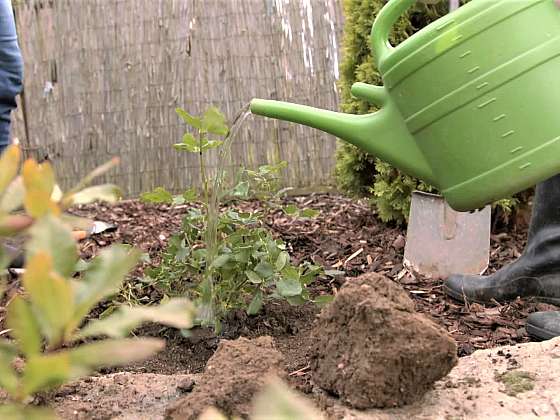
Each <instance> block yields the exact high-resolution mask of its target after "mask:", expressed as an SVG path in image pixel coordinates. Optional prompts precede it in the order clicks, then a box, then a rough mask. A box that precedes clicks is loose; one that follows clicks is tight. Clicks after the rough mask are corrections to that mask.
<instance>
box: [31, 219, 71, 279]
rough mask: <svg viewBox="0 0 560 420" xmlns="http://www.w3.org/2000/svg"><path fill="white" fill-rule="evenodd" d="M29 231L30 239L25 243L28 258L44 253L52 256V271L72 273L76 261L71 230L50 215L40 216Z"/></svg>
mask: <svg viewBox="0 0 560 420" xmlns="http://www.w3.org/2000/svg"><path fill="white" fill-rule="evenodd" d="M30 233H31V239H30V240H29V241H28V242H27V244H26V248H27V257H28V258H29V259H31V258H33V257H34V256H35V255H36V254H38V253H46V254H48V255H50V256H51V257H52V263H53V267H52V268H53V269H54V271H56V272H57V273H58V274H60V275H61V276H63V277H70V276H72V275H73V274H74V267H75V266H76V261H78V251H77V249H76V243H75V242H74V238H73V237H72V232H71V231H70V229H69V228H68V227H67V226H66V225H65V224H64V223H63V222H62V221H61V220H60V219H58V218H56V217H52V216H46V217H44V218H41V220H39V221H38V222H36V223H35V224H34V225H33V227H32V228H31V229H30Z"/></svg>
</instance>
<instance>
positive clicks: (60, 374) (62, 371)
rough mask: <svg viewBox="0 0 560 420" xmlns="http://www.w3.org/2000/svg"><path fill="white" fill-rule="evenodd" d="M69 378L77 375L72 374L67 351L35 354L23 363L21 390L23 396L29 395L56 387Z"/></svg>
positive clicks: (74, 377)
mask: <svg viewBox="0 0 560 420" xmlns="http://www.w3.org/2000/svg"><path fill="white" fill-rule="evenodd" d="M71 379H77V376H75V375H73V374H72V369H71V364H70V356H69V354H68V352H67V351H61V352H58V353H52V354H47V355H37V356H33V357H30V358H29V359H28V360H27V362H26V364H25V369H24V371H23V378H22V391H23V393H24V394H25V396H29V395H32V394H34V393H36V392H38V391H46V390H49V389H52V388H56V387H58V386H60V385H62V384H64V383H65V382H67V381H69V380H71Z"/></svg>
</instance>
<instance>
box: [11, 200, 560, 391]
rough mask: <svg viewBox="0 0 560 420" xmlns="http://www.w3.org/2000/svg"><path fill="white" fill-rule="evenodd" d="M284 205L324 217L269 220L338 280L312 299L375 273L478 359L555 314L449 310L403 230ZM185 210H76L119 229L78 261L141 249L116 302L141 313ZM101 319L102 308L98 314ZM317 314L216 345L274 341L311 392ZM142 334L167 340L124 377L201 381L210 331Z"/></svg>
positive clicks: (353, 213) (155, 294) (512, 239)
mask: <svg viewBox="0 0 560 420" xmlns="http://www.w3.org/2000/svg"><path fill="white" fill-rule="evenodd" d="M289 200H290V201H292V202H294V203H295V204H297V205H298V206H299V207H301V208H304V207H310V208H314V209H317V210H320V214H319V216H318V217H316V218H314V219H293V218H291V217H288V216H286V215H285V214H284V213H283V212H281V211H269V212H268V213H267V216H266V223H267V224H268V226H269V227H270V228H271V229H273V231H274V232H275V234H276V235H278V237H281V238H282V239H283V240H284V241H286V242H287V243H288V246H289V248H290V252H291V254H292V255H293V258H294V259H295V261H296V262H298V261H304V260H312V261H314V262H315V263H318V264H322V265H323V266H324V267H325V269H327V270H331V269H336V270H339V271H343V272H344V275H342V276H338V277H336V278H320V279H318V280H317V282H316V283H315V284H313V285H312V291H313V293H316V294H322V293H337V291H338V290H339V288H340V287H341V285H342V284H343V283H344V280H345V277H356V276H359V275H361V274H363V273H371V272H373V273H378V274H382V275H384V276H386V277H388V278H389V279H391V280H392V281H394V282H395V283H398V284H400V285H401V286H402V287H403V288H404V289H405V290H407V291H408V292H409V296H410V297H411V298H412V300H413V301H414V305H415V309H416V310H417V311H418V312H421V313H423V314H425V315H427V316H428V317H430V318H432V319H433V320H434V321H435V322H436V323H437V324H439V325H441V326H442V327H443V328H444V329H445V330H447V332H448V333H449V334H450V335H451V336H452V337H453V338H454V339H455V340H456V342H457V345H458V355H459V356H464V355H468V354H471V353H472V352H473V351H475V350H476V349H484V348H491V347H496V346H499V345H508V344H516V343H521V342H526V341H529V338H528V336H527V334H526V332H525V329H524V322H525V318H526V317H527V315H528V314H529V313H531V312H534V311H536V310H546V309H549V308H554V307H552V306H549V305H545V304H540V303H537V302H535V301H532V300H517V301H515V302H511V303H508V304H504V305H499V306H488V307H484V306H482V305H478V304H471V305H464V304H460V303H457V302H454V301H452V300H450V299H448V298H447V297H446V296H445V295H444V293H443V291H442V283H441V281H440V280H433V279H427V278H423V277H420V276H413V275H412V274H410V273H408V272H407V271H406V270H405V269H404V267H403V265H402V257H403V251H404V244H405V236H406V231H405V229H403V228H401V227H398V226H387V225H386V224H383V223H381V222H380V221H379V220H378V219H377V217H376V215H375V213H374V211H372V208H371V207H370V206H369V205H368V203H367V201H357V200H353V199H349V198H346V197H342V196H338V195H328V194H321V195H312V196H305V197H295V198H290V199H289ZM242 206H243V207H251V208H255V209H257V208H260V204H259V203H258V202H257V201H253V202H249V203H243V205H242ZM186 209H187V206H179V207H170V206H165V205H161V206H155V205H146V204H143V203H140V202H139V201H135V200H131V201H124V202H121V203H119V204H117V205H113V206H107V205H102V204H98V205H88V206H82V207H80V208H76V209H74V210H73V213H74V214H77V215H81V216H85V217H90V218H93V219H95V220H100V221H105V222H108V223H111V224H115V225H117V229H116V231H114V232H106V233H101V234H98V235H95V236H93V237H90V238H88V239H86V240H84V241H82V243H81V251H82V256H83V257H84V258H86V259H87V258H89V257H91V256H93V255H95V254H97V252H98V251H99V250H100V249H101V248H103V247H106V246H108V245H110V244H112V243H118V242H122V243H127V244H131V245H134V246H136V247H139V248H140V249H142V250H143V251H145V252H146V253H147V254H149V256H150V257H151V262H145V263H143V264H141V265H140V266H138V267H137V268H136V269H135V271H134V272H133V273H132V275H131V277H130V280H129V281H128V283H127V287H125V289H124V291H123V293H122V294H121V296H119V297H117V300H121V301H122V300H124V299H129V300H132V301H137V302H138V303H142V302H148V301H153V300H157V299H159V298H160V297H161V296H162V293H161V291H160V290H158V289H157V288H156V287H154V286H153V285H150V284H145V283H141V282H139V279H141V278H142V276H143V272H144V270H145V268H146V267H147V266H150V265H157V264H158V262H159V255H160V253H161V251H162V250H163V249H164V247H165V245H166V243H167V241H168V239H169V237H170V236H171V235H172V234H173V233H174V232H176V231H177V229H179V227H180V225H181V219H182V215H183V214H184V213H185V211H186ZM525 236H526V225H524V224H521V227H520V228H519V229H518V230H508V231H505V230H504V231H500V230H499V228H497V229H495V232H494V234H493V235H492V251H491V256H490V257H491V262H490V268H489V270H488V271H489V272H492V271H495V270H496V269H498V268H499V267H501V266H502V265H505V264H507V263H508V262H509V261H511V260H513V259H515V258H516V257H517V256H519V255H520V253H521V251H522V249H523V246H524V241H525ZM16 288H17V279H14V281H13V282H12V283H11V289H12V290H15V289H16ZM4 303H5V302H4ZM3 306H5V305H3V304H2V303H0V333H1V332H2V330H3V328H2V324H3V323H2V320H3V317H4V309H3ZM104 309H106V308H103V307H101V308H99V311H103V310H104ZM317 314H318V309H317V308H316V307H315V306H313V305H305V306H302V307H293V306H290V305H288V304H285V303H271V304H268V305H267V306H266V307H265V308H264V311H263V312H262V313H261V314H259V315H258V316H254V317H249V316H247V315H246V314H245V313H242V312H238V313H235V314H232V315H231V317H230V318H229V319H228V320H226V322H225V324H224V333H223V336H222V337H220V338H227V339H234V338H237V337H239V336H246V337H249V338H254V337H258V336H262V335H269V336H271V337H273V339H274V341H275V345H276V348H277V349H278V350H279V351H280V352H281V353H282V354H283V355H284V360H285V369H286V371H287V372H288V378H289V380H290V382H291V383H292V385H293V386H295V387H297V388H298V389H300V390H301V391H304V392H310V391H311V387H312V385H311V382H310V378H309V351H308V349H309V348H310V346H311V345H312V344H313V339H312V338H311V334H310V331H311V327H312V324H313V321H314V320H315V317H316V315H317ZM141 333H144V334H147V335H154V336H160V337H164V338H166V339H167V342H168V346H167V348H166V350H165V351H164V352H162V353H161V354H159V355H158V356H156V357H154V358H152V359H151V360H148V361H147V362H143V363H141V364H137V365H134V366H130V367H127V369H128V370H133V371H137V372H155V373H169V374H172V373H181V372H189V373H199V372H202V371H203V369H204V366H205V365H206V362H207V361H208V359H209V358H210V357H211V356H212V354H213V353H214V352H215V350H216V348H217V346H218V343H219V339H220V338H216V337H215V336H214V334H213V333H212V332H211V331H206V330H202V329H198V330H194V331H193V335H192V337H189V338H185V337H183V336H182V335H181V334H180V333H179V332H177V331H175V330H170V329H166V328H161V327H159V326H148V327H145V328H143V330H142V331H141Z"/></svg>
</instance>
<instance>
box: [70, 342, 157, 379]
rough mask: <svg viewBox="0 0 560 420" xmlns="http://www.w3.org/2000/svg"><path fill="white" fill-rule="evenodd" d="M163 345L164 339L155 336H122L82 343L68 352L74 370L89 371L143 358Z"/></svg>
mask: <svg viewBox="0 0 560 420" xmlns="http://www.w3.org/2000/svg"><path fill="white" fill-rule="evenodd" d="M164 347H165V341H163V340H159V339H157V338H123V339H118V340H104V341H98V342H95V343H92V344H84V345H81V346H80V347H78V348H75V349H72V350H69V351H68V352H69V353H70V359H71V361H72V367H73V369H74V370H75V372H80V371H81V372H88V373H89V372H91V371H92V370H95V369H98V368H100V367H115V366H122V365H126V364H128V363H132V362H139V361H142V360H145V359H146V358H148V357H150V356H152V355H153V354H155V353H157V352H159V351H161V350H163V348H164ZM86 374H87V373H86ZM81 376H83V374H82V375H81Z"/></svg>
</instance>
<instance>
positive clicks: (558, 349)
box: [52, 338, 560, 420]
mask: <svg viewBox="0 0 560 420" xmlns="http://www.w3.org/2000/svg"><path fill="white" fill-rule="evenodd" d="M559 373H560V338H556V339H554V340H550V341H547V342H543V343H526V344H519V345H515V346H506V347H501V348H499V349H489V350H481V351H477V352H476V353H474V354H473V355H472V356H466V357H462V358H460V359H459V363H458V365H457V366H456V367H455V368H454V369H453V370H452V371H451V373H450V374H449V375H448V376H446V377H445V378H443V379H441V380H440V381H438V382H436V384H435V386H434V389H433V390H431V391H428V393H427V394H426V395H425V396H424V397H423V398H422V399H421V400H420V401H418V402H415V403H413V404H410V405H407V406H405V407H401V408H390V409H383V410H381V409H372V410H366V411H362V410H356V409H350V408H348V407H347V406H345V405H344V404H342V403H341V402H340V400H338V399H336V398H333V397H332V396H331V395H328V394H327V393H325V392H323V391H320V390H319V389H315V390H314V391H313V392H312V394H311V396H313V397H314V401H315V405H316V407H320V408H322V409H323V412H324V413H326V415H327V416H328V418H329V419H333V420H334V419H346V420H370V419H371V420H409V419H412V418H414V419H426V420H427V419H488V418H493V419H504V420H506V419H507V420H510V419H527V418H545V419H554V418H559V417H560V382H559V381H558V374H559ZM504 377H509V378H510V379H507V380H506V382H508V381H510V380H511V378H513V377H518V378H527V377H529V378H532V379H530V381H531V382H530V386H527V385H525V386H522V387H518V388H517V390H518V392H516V395H515V396H512V395H510V394H511V392H510V389H508V385H507V384H506V383H504V381H503V378H504ZM199 378H200V375H158V374H138V373H129V372H123V373H118V374H111V375H105V376H95V377H92V378H88V379H86V380H83V381H79V382H77V383H75V384H72V385H69V386H66V387H64V388H62V389H61V390H60V391H59V392H58V396H57V397H56V398H55V399H54V400H53V401H52V403H53V405H54V408H55V409H56V411H57V413H58V414H59V415H60V416H61V418H63V419H72V420H74V419H80V420H82V419H84V420H85V419H88V420H89V419H96V420H105V419H115V420H148V419H150V420H159V419H163V418H164V412H165V407H166V406H167V404H168V403H169V402H173V401H176V400H177V399H178V398H180V397H181V395H184V392H185V391H184V390H183V389H184V388H183V385H189V383H190V382H191V381H192V380H193V379H194V380H195V381H199V380H200V379H199ZM523 380H524V379H523ZM514 382H515V380H514ZM515 383H517V382H515ZM196 386H197V385H195V388H196ZM187 389H188V387H187Z"/></svg>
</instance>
